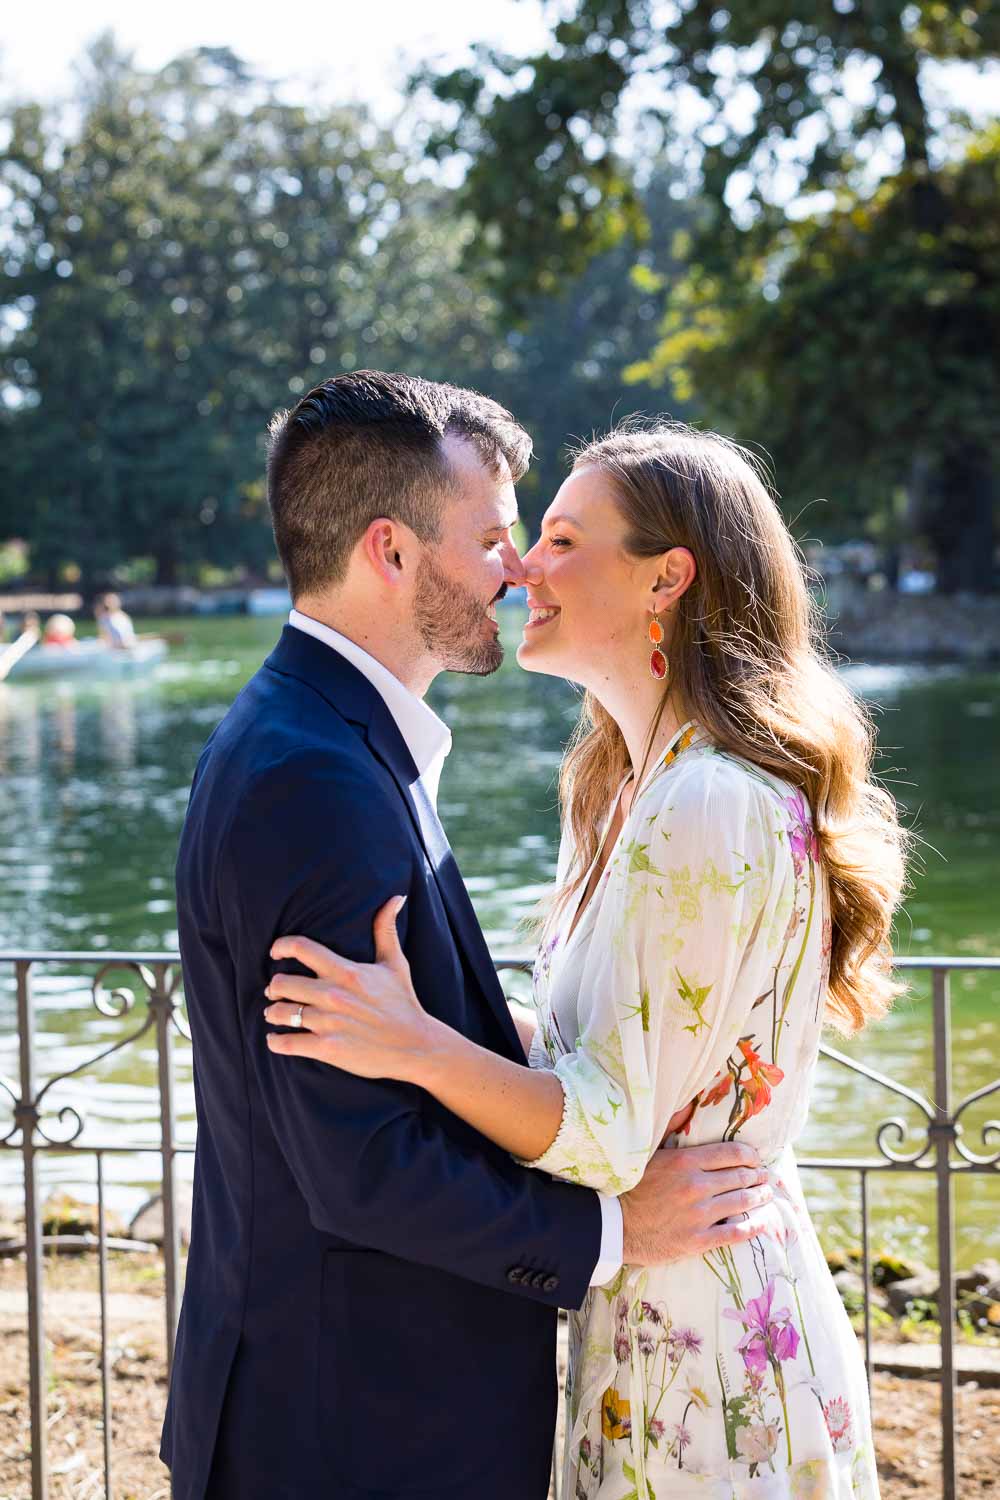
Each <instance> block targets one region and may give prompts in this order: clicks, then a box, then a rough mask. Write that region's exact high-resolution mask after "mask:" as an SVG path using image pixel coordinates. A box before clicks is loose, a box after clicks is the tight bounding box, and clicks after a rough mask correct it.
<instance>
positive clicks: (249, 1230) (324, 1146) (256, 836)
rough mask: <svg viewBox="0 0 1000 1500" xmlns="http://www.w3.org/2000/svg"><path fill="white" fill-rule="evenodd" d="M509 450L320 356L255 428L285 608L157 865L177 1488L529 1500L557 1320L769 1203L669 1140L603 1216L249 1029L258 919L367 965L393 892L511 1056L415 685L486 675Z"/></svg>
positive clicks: (504, 553) (476, 405) (349, 1498)
mask: <svg viewBox="0 0 1000 1500" xmlns="http://www.w3.org/2000/svg"><path fill="white" fill-rule="evenodd" d="M529 455H530V442H529V439H528V437H527V435H526V434H525V433H524V432H523V431H522V430H521V428H519V427H518V426H517V424H516V423H515V422H514V420H513V418H511V416H510V415H509V413H507V412H505V411H504V410H503V409H502V408H501V407H499V406H498V405H497V404H496V403H495V402H493V401H490V400H488V399H486V398H485V397H482V396H478V395H476V394H474V393H472V392H468V391H461V390H457V389H455V388H454V387H450V386H443V385H435V384H432V383H430V382H426V381H421V380H416V379H413V378H411V377H408V376H403V375H385V374H379V373H377V372H360V373H357V374H353V375H343V376H339V377H337V378H335V379H333V380H329V381H327V382H325V383H324V384H323V385H322V386H320V387H318V388H317V389H316V390H314V391H312V392H311V393H310V394H309V395H308V396H306V397H305V398H304V399H303V400H302V401H301V402H300V403H299V405H298V406H297V407H296V408H295V410H294V411H293V412H292V413H291V414H288V415H283V416H282V417H281V418H279V419H278V420H277V421H276V423H275V424H274V427H273V431H272V447H271V454H270V461H269V467H268V496H269V502H270V506H271V513H272V518H273V522H274V531H275V538H276V542H277V546H278V551H279V553H280V555H281V558H282V562H283V564H284V566H285V570H286V573H287V575H288V581H289V585H290V588H291V592H292V598H293V600H294V603H295V609H294V610H293V613H292V616H291V621H290V624H289V625H288V626H287V627H286V629H285V630H284V632H283V634H282V637H281V640H280V642H279V644H278V646H277V648H276V650H275V651H274V652H273V654H272V655H271V656H270V658H269V659H268V661H267V662H266V663H265V664H264V666H263V667H262V668H261V670H260V671H259V672H258V673H257V675H256V676H255V677H254V678H253V679H252V680H251V682H250V683H249V684H248V685H247V687H246V688H244V690H243V692H242V693H241V694H240V697H239V698H238V699H237V701H236V703H235V704H234V705H233V707H232V709H231V710H230V711H229V713H228V714H227V716H226V718H225V719H224V720H223V722H222V724H221V725H220V726H219V728H218V729H217V730H216V732H215V734H214V735H213V736H212V738H211V740H210V741H209V744H208V746H207V747H206V749H205V751H204V753H203V755H202V757H201V760H200V762H199V765H198V770H197V772H196V775H195V781H194V788H193V792H192V797H191V804H190V808H189V811H188V816H187V820H186V822H185V826H184V832H183V836H182V840H181V849H180V856H179V860H178V868H177V887H178V913H179V923H180V938H181V953H182V958H183V963H184V976H185V989H186V994H187V999H188V1008H189V1014H190V1018H191V1027H192V1032H193V1036H194V1060H195V1090H196V1099H197V1109H198V1154H197V1159H196V1175H195V1203H194V1221H193V1230H192V1241H191V1250H190V1256H189V1260H188V1273H187V1287H186V1291H185V1297H184V1304H183V1309H182V1313H181V1321H180V1327H179V1331H178V1340H177V1353H176V1360H175V1365H174V1371H173V1377H172V1383H171V1392H170V1401H169V1406H168V1411H167V1418H166V1424H165V1429H164V1439H163V1448H162V1455H163V1458H164V1460H165V1462H167V1463H168V1464H169V1465H170V1467H171V1469H172V1473H173V1482H174V1493H175V1495H176V1496H177V1497H178V1500H202V1497H210V1500H307V1497H308V1500H313V1497H323V1496H329V1497H330V1500H395V1497H400V1500H402V1497H405V1496H412V1497H420V1496H424V1497H426V1500H430V1497H434V1500H466V1497H468V1500H472V1497H475V1500H542V1497H544V1496H545V1494H546V1492H547V1488H548V1473H549V1461H550V1455H551V1447H552V1438H553V1430H554V1421H555V1402H556V1383H555V1332H556V1311H557V1308H558V1307H559V1306H560V1305H562V1306H567V1307H579V1306H580V1304H581V1302H582V1301H583V1298H584V1296H585V1295H586V1292H587V1289H588V1287H589V1286H590V1285H592V1284H594V1285H602V1284H606V1283H607V1282H608V1281H609V1280H610V1279H611V1278H612V1277H613V1276H614V1274H615V1272H616V1271H617V1269H618V1268H619V1266H620V1265H621V1263H622V1258H623V1254H624V1257H625V1258H626V1259H627V1260H628V1261H629V1262H631V1263H635V1264H649V1263H653V1262H656V1261H663V1260H669V1259H673V1258H676V1257H677V1256H679V1255H683V1254H688V1253H691V1252H692V1250H693V1249H694V1247H695V1246H696V1245H697V1246H700V1247H704V1235H705V1232H706V1230H707V1228H708V1227H709V1226H711V1225H713V1224H715V1223H716V1222H717V1221H720V1220H722V1219H724V1218H726V1217H727V1216H729V1215H732V1214H734V1213H739V1212H741V1211H743V1210H746V1209H751V1208H753V1207H754V1206H756V1205H757V1204H758V1203H761V1202H763V1201H765V1200H766V1197H767V1196H769V1193H768V1190H767V1188H766V1187H763V1186H758V1185H757V1184H758V1181H759V1176H760V1174H758V1172H757V1170H756V1159H755V1157H754V1155H753V1153H752V1152H750V1151H749V1150H748V1149H747V1148H745V1147H737V1146H719V1147H709V1148H704V1151H703V1152H701V1153H699V1152H695V1151H694V1150H688V1151H683V1152H660V1153H658V1154H657V1157H656V1159H654V1162H653V1163H652V1164H651V1165H650V1168H649V1169H648V1171H647V1173H646V1177H645V1178H644V1179H643V1182H642V1183H641V1184H640V1185H639V1187H638V1188H636V1189H635V1191H634V1192H633V1193H631V1194H628V1195H627V1196H626V1198H625V1199H623V1200H622V1203H621V1205H619V1203H618V1202H617V1201H616V1200H613V1199H602V1198H601V1197H600V1196H599V1195H598V1194H596V1193H594V1192H592V1191H590V1190H589V1189H584V1188H578V1187H574V1186H572V1185H569V1184H567V1183H563V1182H556V1181H552V1180H550V1179H548V1178H547V1177H546V1176H545V1174H543V1173H538V1172H532V1171H530V1170H528V1169H525V1168H522V1167H520V1166H518V1165H517V1164H516V1163H515V1162H514V1161H513V1160H512V1158H511V1157H510V1156H508V1155H507V1154H506V1153H505V1152H503V1151H500V1150H498V1149H497V1148H496V1147H494V1146H493V1145H492V1143H490V1142H489V1141H487V1140H486V1139H485V1138H483V1137H481V1136H479V1135H478V1134H477V1132H475V1131H474V1130H472V1129H470V1128H469V1127H467V1126H466V1125H464V1124H463V1123H462V1122H461V1121H459V1120H458V1119H457V1118H456V1117H454V1116H452V1115H450V1114H448V1113H447V1111H445V1110H443V1109H442V1108H440V1106H438V1105H437V1104H436V1103H435V1101H434V1100H433V1099H431V1098H430V1097H429V1096H426V1095H424V1094H423V1093H421V1091H419V1090H417V1089H414V1088H412V1087H410V1086H407V1085H401V1084H397V1083H394V1082H390V1081H385V1080H375V1081H370V1080H363V1079H358V1078H354V1077H352V1076H349V1075H347V1074H345V1073H342V1072H340V1071H338V1070H334V1069H330V1068H328V1067H326V1066H325V1065H323V1064H322V1063H319V1062H314V1061H312V1060H310V1059H306V1058H292V1059H289V1058H282V1057H275V1056H274V1055H273V1054H272V1053H271V1052H270V1051H269V1048H268V1046H267V1041H266V1034H267V1030H268V1028H267V1025H266V1023H265V1019H264V1015H263V1010H264V1006H265V1004H266V999H265V995H264V990H265V987H266V985H267V983H268V981H269V979H270V978H271V976H272V973H273V972H274V965H273V964H271V963H270V961H269V958H268V951H269V948H270V946H271V943H272V942H273V941H274V939H275V938H276V937H277V936H278V935H279V934H281V933H286V932H308V933H309V934H310V935H312V936H314V937H315V938H317V939H318V940H319V941H320V942H322V943H324V944H326V945H328V946H330V947H331V948H334V949H336V950H337V951H338V952H339V953H341V954H344V955H346V956H347V957H350V958H353V959H357V960H365V961H369V962H370V961H371V959H372V958H373V957H374V948H373V940H372V917H373V915H374V913H375V912H376V911H377V910H378V909H379V908H380V907H381V906H382V905H383V904H384V903H385V901H386V900H387V899H388V898H389V897H390V896H393V895H398V894H400V893H406V896H407V902H406V906H405V908H404V911H403V913H402V915H401V916H400V919H399V932H400V937H401V940H402V943H403V947H404V951H405V952H406V955H407V958H408V961H409V964H410V968H411V972H412V976H413V980H414V984H415V986H416V989H417V992H418V994H419V996H420V998H421V1000H422V1002H423V1004H424V1005H425V1006H426V1007H427V1009H428V1010H430V1011H431V1012H432V1013H433V1014H435V1015H437V1016H439V1017H440V1018H441V1019H442V1020H445V1021H447V1022H448V1023H449V1024H451V1025H452V1026H455V1027H460V1028H461V1029H462V1030H464V1031H465V1032H466V1033H467V1034H468V1035H469V1036H471V1037H472V1038H473V1039H475V1040H476V1041H477V1042H478V1043H480V1045H483V1046H488V1047H490V1048H492V1049H494V1050H495V1051H497V1052H499V1053H501V1054H503V1055H504V1056H506V1057H509V1058H511V1059H516V1060H518V1061H520V1062H524V1053H523V1050H522V1048H521V1046H520V1042H519V1039H518V1033H517V1031H516V1029H515V1027H514V1024H513V1022H512V1020H511V1016H510V1013H509V1011H508V1008H507V1005H506V1002H505V1000H504V997H503V994H502V991H501V989H500V986H499V984H498V982H497V979H496V976H495V974H494V971H493V966H492V963H491V961H490V955H489V952H488V950H487V947H486V944H485V941H484V939H483V936H482V933H481V932H480V930H479V927H478V925H477V923H476V920H475V916H474V914H473V910H472V906H471V904H470V902H469V898H468V896H467V894H466V891H465V888H464V886H463V884H462V880H461V877H460V875H459V872H458V869H457V866H456V864H455V861H454V857H453V855H452V853H451V850H450V849H449V847H448V843H447V840H446V838H445V835H444V832H443V830H442V828H441V825H440V823H439V822H438V820H437V815H436V812H435V800H436V795H437V783H438V778H439V775H440V771H441V766H442V763H443V760H444V757H445V754H446V753H447V750H448V748H449V744H450V736H449V734H448V732H447V730H446V729H445V727H444V725H443V724H441V722H440V720H438V719H437V717H436V716H435V715H434V714H433V713H432V712H431V711H430V709H428V708H427V706H426V705H425V704H424V703H423V701H422V699H423V695H424V693H425V692H426V690H427V688H428V686H429V685H430V683H431V681H432V679H433V678H434V677H435V676H436V675H437V674H438V673H439V672H441V671H443V670H452V671H462V672H473V673H481V674H482V673H488V672H492V671H494V670H495V669H496V668H497V667H498V666H499V664H500V661H501V656H502V651H501V647H500V644H499V639H498V629H497V624H496V619H495V605H496V603H497V601H498V600H499V599H500V598H502V596H503V594H504V592H505V591H506V588H507V586H508V585H509V584H517V583H520V582H521V581H522V578H523V572H522V568H521V563H520V559H519V557H518V555H517V552H516V550H515V548H514V545H513V542H512V540H511V527H512V526H513V524H514V522H515V520H516V503H515V497H514V481H515V480H516V479H518V478H520V477H521V475H522V474H523V472H524V470H525V468H526V466H527V462H528V458H529ZM748 1232H749V1231H748V1228H747V1226H746V1225H744V1224H741V1223H740V1224H729V1225H721V1226H720V1227H719V1228H718V1229H717V1230H715V1231H714V1232H713V1235H714V1237H713V1240H712V1243H716V1244H723V1243H733V1242H735V1241H736V1240H737V1239H741V1238H745V1237H747V1235H748Z"/></svg>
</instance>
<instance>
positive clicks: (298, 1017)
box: [288, 1005, 305, 1026]
mask: <svg viewBox="0 0 1000 1500" xmlns="http://www.w3.org/2000/svg"><path fill="white" fill-rule="evenodd" d="M304 1010H305V1006H304V1005H300V1006H299V1008H298V1010H297V1011H296V1012H295V1014H294V1016H292V1018H291V1020H290V1021H289V1023H288V1024H289V1026H301V1025H302V1012H303V1011H304Z"/></svg>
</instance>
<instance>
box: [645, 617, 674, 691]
mask: <svg viewBox="0 0 1000 1500" xmlns="http://www.w3.org/2000/svg"><path fill="white" fill-rule="evenodd" d="M649 639H650V641H651V642H652V646H653V649H652V651H651V652H650V654H649V670H650V672H651V673H652V675H653V676H654V677H655V678H656V680H657V682H666V681H667V680H668V677H669V673H670V664H669V662H668V661H667V658H666V656H665V655H664V652H663V649H662V648H663V626H662V625H661V624H660V621H659V618H658V616H657V615H654V616H653V618H652V619H651V620H650V622H649Z"/></svg>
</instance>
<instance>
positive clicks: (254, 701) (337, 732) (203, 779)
mask: <svg viewBox="0 0 1000 1500" xmlns="http://www.w3.org/2000/svg"><path fill="white" fill-rule="evenodd" d="M269 689H270V684H269V683H268V682H267V680H266V676H265V675H264V673H263V671H262V672H258V673H257V675H256V676H255V677H254V678H251V680H250V682H248V683H247V685H246V687H245V688H244V689H243V691H242V693H241V694H240V696H239V698H237V700H236V702H235V703H234V704H233V705H232V707H231V708H230V710H229V712H228V713H227V714H226V716H225V718H224V719H223V720H222V722H221V723H220V724H219V726H218V728H217V729H216V731H215V733H214V734H213V735H212V737H211V739H210V740H209V742H208V744H207V745H206V746H205V749H204V751H203V752H202V756H201V760H200V761H199V765H198V771H197V773H196V777H195V786H194V792H193V796H192V803H193V804H201V805H202V806H203V807H204V806H206V804H207V805H211V806H213V807H215V808H218V810H219V811H220V812H222V813H223V819H222V821H223V822H224V824H225V826H226V829H227V830H231V829H233V828H234V827H238V826H243V827H245V826H246V825H247V824H252V823H253V821H254V819H257V818H260V817H262V816H265V815H266V816H267V817H268V818H269V819H270V820H271V823H272V829H273V832H274V833H275V834H276V835H280V831H281V825H280V822H276V821H275V820H279V819H281V818H286V819H292V820H294V821H295V822H301V820H302V819H303V818H305V819H307V820H308V819H309V818H315V819H316V820H317V821H319V822H324V823H325V822H326V821H327V820H329V819H330V818H334V817H336V818H337V819H338V821H341V822H342V821H344V820H345V818H346V819H347V820H348V821H350V819H351V818H352V817H355V816H357V815H360V814H362V813H364V814H365V815H366V816H367V817H368V819H369V820H370V821H375V822H383V821H384V820H385V819H388V818H393V817H403V816H405V813H404V809H403V808H402V807H401V806H400V805H399V795H398V792H397V791H396V789H395V786H394V784H393V783H392V780H391V778H390V777H389V775H388V773H387V772H386V770H385V767H384V766H383V765H382V764H381V762H380V761H379V760H378V759H377V757H376V756H374V755H373V754H372V752H371V750H370V749H369V747H368V745H367V743H366V741H365V739H364V737H363V735H362V734H361V733H360V732H359V730H358V727H357V726H356V725H354V724H351V723H349V722H348V721H347V720H346V719H345V718H343V717H342V716H341V715H340V714H339V713H337V711H336V709H335V708H333V707H332V706H331V705H330V704H328V703H325V702H322V701H321V707H319V708H317V707H316V705H314V704H313V703H312V702H311V699H312V698H313V697H314V696H315V695H312V694H310V693H309V690H308V689H307V688H303V690H302V692H303V693H304V694H305V695H307V696H306V697H301V695H300V694H299V692H298V691H296V690H295V689H294V688H292V689H290V690H289V691H286V692H283V693H282V694H281V695H280V701H276V698H275V695H274V694H273V693H272V692H271V691H270V690H269ZM213 821H215V820H214V819H213Z"/></svg>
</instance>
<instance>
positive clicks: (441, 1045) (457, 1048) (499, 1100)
mask: <svg viewBox="0 0 1000 1500" xmlns="http://www.w3.org/2000/svg"><path fill="white" fill-rule="evenodd" d="M408 1080H409V1082H411V1083H416V1084H419V1086H420V1087H421V1088H423V1089H426V1090H427V1092H428V1093H429V1094H433V1095H434V1097H435V1099H437V1100H438V1101H439V1102H440V1103H441V1104H443V1105H444V1106H445V1108H446V1109H450V1110H451V1112H452V1114H455V1115H458V1116H459V1118H460V1119H462V1120H465V1121H466V1123H467V1124H469V1125H471V1126H472V1127H473V1128H474V1129H475V1130H478V1131H479V1132H480V1134H481V1135H485V1136H486V1137H487V1138H488V1139H489V1140H491V1141H495V1142H496V1144H497V1145H498V1146H502V1147H503V1148H504V1150H505V1151H509V1152H510V1153H511V1155H512V1156H519V1157H521V1158H522V1159H523V1160H524V1161H534V1159H535V1157H536V1156H541V1155H542V1154H543V1153H544V1152H545V1151H547V1150H548V1148H549V1147H550V1146H551V1144H552V1142H553V1141H554V1140H555V1138H556V1136H557V1135H558V1133H559V1126H560V1125H561V1123H562V1115H563V1091H562V1084H561V1083H560V1082H559V1080H558V1078H556V1077H555V1075H554V1074H553V1073H550V1072H548V1071H546V1070H543V1069H538V1068H525V1067H523V1066H522V1065H521V1064H520V1063H515V1062H509V1061H508V1060H507V1058H505V1057H498V1056H497V1054H496V1053H495V1052H490V1051H489V1049H488V1048H486V1047H479V1046H477V1045H476V1043H475V1042H470V1041H469V1040H468V1039H467V1038H466V1037H464V1036H462V1035H461V1034H460V1033H459V1032H457V1031H453V1030H452V1028H451V1027H450V1026H446V1025H444V1023H443V1022H435V1023H434V1024H433V1026H432V1030H431V1033H430V1041H429V1045H428V1047H427V1048H426V1049H425V1050H422V1051H421V1053H420V1056H419V1057H418V1058H416V1059H415V1060H414V1064H413V1067H412V1070H409V1069H408Z"/></svg>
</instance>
